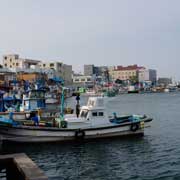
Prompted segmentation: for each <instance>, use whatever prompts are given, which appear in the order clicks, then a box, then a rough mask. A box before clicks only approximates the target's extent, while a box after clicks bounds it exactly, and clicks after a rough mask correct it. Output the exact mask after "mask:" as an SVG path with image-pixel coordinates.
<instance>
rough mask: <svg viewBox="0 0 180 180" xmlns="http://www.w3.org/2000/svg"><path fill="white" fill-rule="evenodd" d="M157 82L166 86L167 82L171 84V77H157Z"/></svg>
mask: <svg viewBox="0 0 180 180" xmlns="http://www.w3.org/2000/svg"><path fill="white" fill-rule="evenodd" d="M158 84H159V85H164V86H167V85H169V84H172V79H171V78H159V79H158Z"/></svg>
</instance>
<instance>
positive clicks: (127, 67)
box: [115, 64, 145, 71]
mask: <svg viewBox="0 0 180 180" xmlns="http://www.w3.org/2000/svg"><path fill="white" fill-rule="evenodd" d="M140 69H145V67H143V66H138V65H137V64H134V65H129V66H125V67H124V66H117V68H116V69H115V71H131V70H140Z"/></svg>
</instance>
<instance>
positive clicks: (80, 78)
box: [73, 75, 93, 84]
mask: <svg viewBox="0 0 180 180" xmlns="http://www.w3.org/2000/svg"><path fill="white" fill-rule="evenodd" d="M90 82H93V78H92V76H84V75H74V76H73V83H74V84H76V83H78V84H81V83H90Z"/></svg>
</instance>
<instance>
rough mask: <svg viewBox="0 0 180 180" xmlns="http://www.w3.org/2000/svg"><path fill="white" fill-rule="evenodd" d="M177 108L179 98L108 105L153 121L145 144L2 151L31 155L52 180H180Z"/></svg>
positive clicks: (145, 97)
mask: <svg viewBox="0 0 180 180" xmlns="http://www.w3.org/2000/svg"><path fill="white" fill-rule="evenodd" d="M86 100H87V99H81V104H84V103H85V101H86ZM73 101H74V100H73ZM71 103H72V100H71V101H69V102H68V104H71ZM179 104H180V94H141V95H121V96H119V97H118V98H113V99H112V100H111V101H109V103H108V104H107V107H108V111H109V114H110V115H111V113H113V112H114V111H116V112H118V113H119V114H129V113H138V114H147V115H149V116H151V117H153V118H154V121H153V122H152V126H151V128H148V129H146V130H145V136H144V137H143V138H130V139H123V140H122V139H108V140H101V141H91V142H86V143H81V144H78V143H71V144H46V145H35V146H34V145H33V146H31V145H28V146H27V145H21V146H17V145H16V146H8V147H4V149H2V153H15V152H25V153H27V154H28V155H29V156H30V157H31V158H32V159H33V160H34V161H35V162H36V163H37V164H38V165H39V166H40V167H41V168H42V169H43V170H44V171H45V173H46V174H47V176H48V177H49V179H51V180H57V179H58V180H59V179H73V180H74V179H80V180H81V179H82V180H84V179H88V180H90V179H123V180H124V179H127V180H129V179H138V180H140V179H147V180H149V179H180V171H179V169H180V138H179V137H180V131H179V128H180V120H179V117H180V112H179Z"/></svg>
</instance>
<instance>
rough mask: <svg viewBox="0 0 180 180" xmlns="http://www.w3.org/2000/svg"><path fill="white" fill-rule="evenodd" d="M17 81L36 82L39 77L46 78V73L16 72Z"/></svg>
mask: <svg viewBox="0 0 180 180" xmlns="http://www.w3.org/2000/svg"><path fill="white" fill-rule="evenodd" d="M16 77H17V80H18V81H22V80H25V81H29V82H36V81H37V80H39V79H45V80H46V79H47V75H46V74H43V73H39V72H21V73H18V74H17V76H16Z"/></svg>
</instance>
